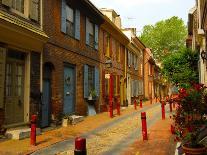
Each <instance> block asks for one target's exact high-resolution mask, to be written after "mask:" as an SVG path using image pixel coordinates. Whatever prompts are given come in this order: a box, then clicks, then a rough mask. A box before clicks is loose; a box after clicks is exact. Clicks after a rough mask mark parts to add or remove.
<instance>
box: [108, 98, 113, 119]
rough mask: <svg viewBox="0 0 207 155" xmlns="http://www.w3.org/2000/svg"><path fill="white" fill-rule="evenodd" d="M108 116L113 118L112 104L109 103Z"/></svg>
mask: <svg viewBox="0 0 207 155" xmlns="http://www.w3.org/2000/svg"><path fill="white" fill-rule="evenodd" d="M109 116H110V118H113V102H112V101H111V102H109Z"/></svg>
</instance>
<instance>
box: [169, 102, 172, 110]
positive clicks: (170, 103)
mask: <svg viewBox="0 0 207 155" xmlns="http://www.w3.org/2000/svg"><path fill="white" fill-rule="evenodd" d="M169 105H170V112H172V102H169Z"/></svg>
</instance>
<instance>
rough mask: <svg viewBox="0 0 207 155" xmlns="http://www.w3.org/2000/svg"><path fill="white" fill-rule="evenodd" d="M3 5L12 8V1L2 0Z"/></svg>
mask: <svg viewBox="0 0 207 155" xmlns="http://www.w3.org/2000/svg"><path fill="white" fill-rule="evenodd" d="M2 4H3V5H6V6H8V7H11V6H12V0H2Z"/></svg>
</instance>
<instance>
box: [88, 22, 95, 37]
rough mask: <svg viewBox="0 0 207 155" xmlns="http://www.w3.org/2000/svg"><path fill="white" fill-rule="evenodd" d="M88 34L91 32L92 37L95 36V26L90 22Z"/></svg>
mask: <svg viewBox="0 0 207 155" xmlns="http://www.w3.org/2000/svg"><path fill="white" fill-rule="evenodd" d="M88 32H89V33H90V34H91V35H93V36H94V25H93V23H91V22H90V21H89V24H88Z"/></svg>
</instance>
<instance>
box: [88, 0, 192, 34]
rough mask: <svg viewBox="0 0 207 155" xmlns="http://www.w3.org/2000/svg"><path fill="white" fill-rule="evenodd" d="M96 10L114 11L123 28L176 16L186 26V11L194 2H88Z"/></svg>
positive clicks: (148, 0) (166, 0)
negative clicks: (119, 17) (108, 9)
mask: <svg viewBox="0 0 207 155" xmlns="http://www.w3.org/2000/svg"><path fill="white" fill-rule="evenodd" d="M90 1H91V2H92V3H93V4H94V5H95V6H97V8H110V9H114V10H115V11H116V12H117V13H118V14H120V15H121V18H122V26H123V27H125V28H126V27H136V28H137V31H138V34H139V33H140V31H141V29H142V28H143V26H144V25H148V24H155V23H156V22H157V21H160V20H163V19H167V18H170V17H172V16H178V17H180V18H182V19H183V20H184V22H185V24H187V17H188V11H189V9H190V8H192V7H193V6H194V5H195V0H90Z"/></svg>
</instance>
